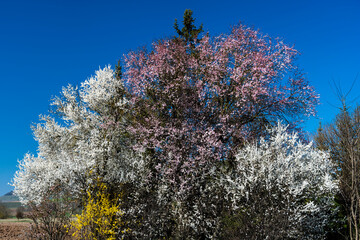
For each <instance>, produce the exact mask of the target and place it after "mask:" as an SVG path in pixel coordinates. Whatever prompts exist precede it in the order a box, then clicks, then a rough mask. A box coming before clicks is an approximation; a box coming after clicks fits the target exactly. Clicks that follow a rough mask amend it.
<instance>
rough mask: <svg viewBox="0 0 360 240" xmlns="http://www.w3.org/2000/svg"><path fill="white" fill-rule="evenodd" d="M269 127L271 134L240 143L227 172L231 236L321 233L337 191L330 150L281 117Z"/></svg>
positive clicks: (312, 235)
mask: <svg viewBox="0 0 360 240" xmlns="http://www.w3.org/2000/svg"><path fill="white" fill-rule="evenodd" d="M268 131H269V137H268V139H264V138H262V139H261V140H260V141H259V142H257V143H251V144H247V145H246V146H245V147H244V148H243V149H241V150H240V151H239V152H238V153H237V155H236V159H235V163H234V165H235V166H234V170H233V171H232V172H231V174H225V175H224V176H223V180H222V181H223V185H224V186H225V188H226V189H227V192H228V195H227V196H226V198H227V199H228V200H229V201H231V202H232V207H231V208H232V209H231V213H229V214H228V215H227V216H226V217H225V219H224V225H225V226H224V229H225V230H224V231H225V232H226V234H228V236H227V237H228V239H231V237H234V236H236V238H234V239H323V238H324V237H325V234H326V229H325V227H326V225H327V224H328V223H329V221H330V218H331V215H332V214H333V212H334V211H335V208H334V207H333V196H334V193H335V192H336V191H337V185H336V181H335V180H334V179H333V178H332V176H331V169H332V166H331V162H330V160H329V156H328V154H327V153H325V152H323V151H320V150H317V149H315V148H314V147H313V145H312V143H304V142H302V141H301V140H300V139H299V136H298V135H297V134H296V133H288V132H287V127H286V126H284V125H282V124H280V123H279V124H278V125H277V127H275V128H273V129H270V130H268ZM226 229H228V231H227V230H226ZM226 234H225V235H226Z"/></svg>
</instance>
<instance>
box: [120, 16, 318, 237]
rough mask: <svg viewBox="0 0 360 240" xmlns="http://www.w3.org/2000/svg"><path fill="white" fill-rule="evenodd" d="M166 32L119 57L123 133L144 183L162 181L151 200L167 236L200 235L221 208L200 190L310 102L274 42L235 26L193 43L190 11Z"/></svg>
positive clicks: (287, 51)
mask: <svg viewBox="0 0 360 240" xmlns="http://www.w3.org/2000/svg"><path fill="white" fill-rule="evenodd" d="M175 29H176V30H177V33H178V34H179V36H178V37H174V38H171V39H165V40H159V41H157V42H154V43H153V45H152V49H151V50H147V49H143V50H139V51H136V52H130V53H129V54H127V55H126V56H125V65H126V66H125V72H124V73H125V74H124V79H125V81H126V84H127V86H129V88H130V92H131V94H132V104H133V105H132V106H133V111H134V112H135V113H136V114H135V115H134V119H133V125H132V126H131V128H129V130H130V131H131V132H132V133H133V134H134V135H135V136H136V137H137V139H138V144H137V146H136V149H137V150H141V151H145V152H146V153H150V154H149V155H151V163H149V164H150V165H151V166H152V173H151V174H150V176H149V178H153V179H154V178H155V179H156V181H159V182H161V184H160V185H161V186H162V187H159V188H158V189H157V191H158V194H159V195H158V197H159V199H162V200H161V201H162V202H164V199H166V201H167V203H166V204H165V205H167V208H168V209H170V210H171V211H170V212H171V217H170V218H171V219H173V222H174V224H175V226H177V229H176V230H175V231H176V232H178V233H181V232H187V234H188V232H189V231H193V232H198V233H199V234H200V232H201V234H205V235H206V234H207V233H209V232H208V231H207V230H209V231H213V229H214V225H216V222H217V221H218V219H217V218H218V217H219V212H221V211H222V208H223V206H222V204H221V201H220V200H219V204H220V205H219V204H215V203H214V202H213V203H211V201H209V198H211V197H214V199H219V198H218V197H217V196H215V195H216V194H218V193H216V194H215V192H216V191H212V192H211V193H209V192H208V191H207V190H206V189H208V188H209V187H210V185H209V184H212V182H213V181H214V179H217V176H218V174H219V171H227V170H226V169H228V168H229V167H231V165H232V163H233V162H234V159H235V153H236V151H237V149H238V148H239V147H241V146H242V145H243V144H244V143H245V141H248V140H251V139H254V138H255V137H258V136H259V135H262V134H263V133H264V132H265V128H266V126H268V125H273V124H274V123H277V121H278V119H280V120H282V121H285V122H287V123H292V124H293V123H295V125H296V123H298V122H299V119H300V117H303V116H304V115H313V114H314V108H315V106H316V105H317V103H318V95H317V94H316V93H315V92H314V90H313V88H312V87H311V86H309V84H308V82H307V81H306V79H305V78H304V75H303V73H302V72H301V71H300V70H299V69H298V68H297V66H296V64H295V61H294V60H295V58H296V56H297V55H298V52H297V51H296V50H295V49H294V48H292V47H289V46H288V45H286V44H284V43H283V42H282V41H280V40H278V39H275V40H274V39H271V38H269V37H267V36H263V35H262V34H260V33H259V32H257V31H255V30H253V29H250V28H247V27H245V26H243V25H237V26H235V27H233V28H232V31H231V33H230V34H228V35H220V36H217V37H211V36H210V35H209V34H205V35H200V34H201V31H202V27H200V28H196V27H195V25H194V19H193V18H192V14H191V11H186V12H185V16H184V28H183V29H181V30H180V29H179V27H178V25H177V22H175ZM211 179H213V180H211ZM160 185H159V186H160ZM164 189H165V190H164ZM205 193H206V194H205ZM209 194H210V195H209ZM212 194H215V195H214V196H212ZM214 199H213V200H214ZM205 200H206V201H205ZM214 201H215V200H214ZM205 202H207V203H209V204H204V203H205ZM165 208H166V207H165ZM209 209H210V211H209ZM206 214H207V215H209V216H210V215H211V216H212V217H208V218H206V219H213V220H214V221H215V222H214V221H207V222H206V221H198V222H197V223H196V224H194V222H196V221H193V220H194V219H195V218H198V217H195V215H201V216H204V215H206ZM216 219H217V220H216ZM205 222H206V223H205ZM201 224H203V225H206V226H202V227H201V228H199V225H201ZM200 229H201V230H200ZM205 229H207V230H205ZM211 229H212V230H211ZM209 234H210V233H209ZM201 236H202V235H197V237H201Z"/></svg>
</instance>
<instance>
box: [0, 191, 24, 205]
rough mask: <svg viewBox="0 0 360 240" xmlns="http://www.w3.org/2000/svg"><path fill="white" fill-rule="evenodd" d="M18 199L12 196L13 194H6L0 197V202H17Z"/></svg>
mask: <svg viewBox="0 0 360 240" xmlns="http://www.w3.org/2000/svg"><path fill="white" fill-rule="evenodd" d="M18 201H19V198H18V197H17V196H15V195H14V192H13V191H11V192H8V193H6V194H5V195H4V196H1V197H0V202H18Z"/></svg>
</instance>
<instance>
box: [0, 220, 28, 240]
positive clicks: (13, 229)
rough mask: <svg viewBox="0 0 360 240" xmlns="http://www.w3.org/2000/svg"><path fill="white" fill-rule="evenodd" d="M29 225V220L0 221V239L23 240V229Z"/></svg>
mask: <svg viewBox="0 0 360 240" xmlns="http://www.w3.org/2000/svg"><path fill="white" fill-rule="evenodd" d="M29 227H30V222H29V221H17V220H13V219H5V220H2V221H0V239H1V240H2V239H4V240H5V239H6V240H17V239H19V240H23V239H25V236H24V234H25V231H26V230H27V229H28V228H29Z"/></svg>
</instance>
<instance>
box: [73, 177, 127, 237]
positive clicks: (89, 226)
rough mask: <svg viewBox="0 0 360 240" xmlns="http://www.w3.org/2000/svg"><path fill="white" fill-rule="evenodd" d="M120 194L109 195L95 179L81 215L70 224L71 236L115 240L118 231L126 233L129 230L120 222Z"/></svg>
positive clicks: (104, 186) (121, 213) (106, 189)
mask: <svg viewBox="0 0 360 240" xmlns="http://www.w3.org/2000/svg"><path fill="white" fill-rule="evenodd" d="M121 197H122V195H121V194H110V191H109V190H108V187H107V186H106V184H105V183H104V182H102V181H101V179H100V178H97V181H96V183H95V186H94V188H93V189H89V190H88V191H87V198H86V199H85V205H84V208H83V210H82V213H81V214H80V215H79V214H77V215H75V219H74V220H73V221H72V222H71V228H72V229H73V231H74V233H73V236H74V237H76V238H77V239H87V240H95V239H96V240H100V239H106V240H115V239H116V237H117V235H118V230H119V229H121V228H122V229H123V230H122V231H121V233H126V232H128V231H130V229H128V228H125V227H124V225H125V224H124V223H122V221H121V216H122V215H123V212H122V211H121V210H120V200H121Z"/></svg>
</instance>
